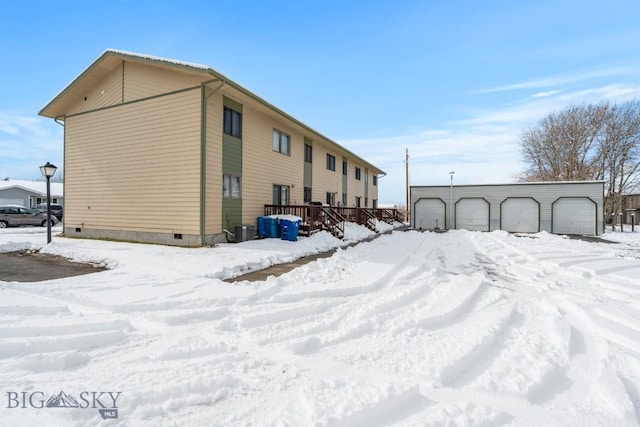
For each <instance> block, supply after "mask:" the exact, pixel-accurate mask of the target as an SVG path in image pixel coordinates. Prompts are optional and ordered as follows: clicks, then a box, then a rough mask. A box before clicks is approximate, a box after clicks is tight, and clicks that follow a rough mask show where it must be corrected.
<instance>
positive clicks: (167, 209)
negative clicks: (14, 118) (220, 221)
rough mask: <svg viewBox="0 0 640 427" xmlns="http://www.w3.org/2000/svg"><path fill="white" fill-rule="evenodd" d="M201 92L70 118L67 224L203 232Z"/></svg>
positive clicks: (155, 230)
mask: <svg viewBox="0 0 640 427" xmlns="http://www.w3.org/2000/svg"><path fill="white" fill-rule="evenodd" d="M199 149H200V91H199V90H193V91H189V92H182V93H179V94H174V95H170V96H164V97H159V98H154V99H152V100H148V101H143V102H138V103H133V104H126V105H123V106H121V107H117V108H110V109H106V110H101V111H97V112H93V113H87V114H83V115H79V116H75V117H69V118H67V123H66V134H65V193H66V195H67V197H66V200H65V226H66V227H83V228H95V229H107V230H108V229H113V230H126V231H142V232H166V233H186V234H198V233H199V189H200V187H199V172H200V164H199V152H200V150H199Z"/></svg>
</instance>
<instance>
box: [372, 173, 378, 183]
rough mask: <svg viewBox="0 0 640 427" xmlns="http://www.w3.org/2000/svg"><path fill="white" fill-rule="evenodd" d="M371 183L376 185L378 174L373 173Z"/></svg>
mask: <svg viewBox="0 0 640 427" xmlns="http://www.w3.org/2000/svg"><path fill="white" fill-rule="evenodd" d="M373 185H378V175H373Z"/></svg>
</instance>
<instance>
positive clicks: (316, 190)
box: [311, 140, 342, 203]
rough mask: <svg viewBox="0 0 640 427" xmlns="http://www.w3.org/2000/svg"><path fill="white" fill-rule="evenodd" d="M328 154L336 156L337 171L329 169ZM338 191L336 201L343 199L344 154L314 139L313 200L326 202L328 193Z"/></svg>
mask: <svg viewBox="0 0 640 427" xmlns="http://www.w3.org/2000/svg"><path fill="white" fill-rule="evenodd" d="M327 154H331V155H332V156H334V157H335V158H336V170H335V172H334V171H332V170H329V169H327ZM329 192H330V193H336V202H338V201H340V200H342V155H341V153H339V152H338V151H337V150H333V149H327V147H326V146H325V145H323V144H322V143H321V142H320V141H316V140H314V141H313V187H312V188H311V200H312V201H314V202H323V203H324V202H326V201H327V193H329Z"/></svg>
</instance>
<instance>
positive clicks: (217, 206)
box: [205, 94, 222, 234]
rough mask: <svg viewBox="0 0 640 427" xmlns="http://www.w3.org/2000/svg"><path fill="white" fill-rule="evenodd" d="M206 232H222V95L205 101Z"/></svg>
mask: <svg viewBox="0 0 640 427" xmlns="http://www.w3.org/2000/svg"><path fill="white" fill-rule="evenodd" d="M206 153H207V154H206V156H207V157H206V168H207V171H206V183H207V185H206V196H205V200H206V219H205V224H206V228H205V230H206V233H207V234H215V233H221V232H222V219H221V218H222V203H221V198H222V95H220V94H216V95H213V96H211V97H210V98H209V100H208V103H207V148H206Z"/></svg>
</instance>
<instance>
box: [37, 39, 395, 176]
mask: <svg viewBox="0 0 640 427" xmlns="http://www.w3.org/2000/svg"><path fill="white" fill-rule="evenodd" d="M123 59H127V60H131V61H136V62H145V63H150V64H154V65H156V66H161V67H168V68H177V69H179V70H182V71H186V72H192V73H198V74H202V75H206V76H208V77H209V78H210V77H213V78H214V79H216V80H218V81H220V82H222V83H223V84H225V85H228V86H230V87H232V88H234V89H236V90H237V91H239V92H241V93H242V94H244V95H246V96H248V97H249V98H251V99H253V100H255V101H257V102H259V103H260V104H262V105H264V106H265V107H267V108H268V109H270V110H271V111H273V112H275V113H276V114H278V115H280V116H282V117H284V118H285V119H287V120H290V121H292V122H293V123H295V124H296V125H298V126H300V127H302V128H303V129H305V130H306V131H308V132H310V133H311V134H314V135H316V136H318V137H320V138H322V139H324V140H326V141H327V142H329V143H330V144H333V145H335V146H336V147H338V148H339V149H340V150H343V151H345V152H347V153H348V154H350V155H351V156H353V157H354V158H357V159H358V160H361V161H362V163H363V164H364V165H365V166H367V167H368V168H369V169H370V170H371V171H372V172H377V173H378V174H382V175H386V173H385V172H384V171H382V170H381V169H380V168H378V167H377V166H374V165H373V164H371V163H369V162H367V161H366V160H364V159H363V158H362V157H360V156H358V155H357V154H355V153H353V152H351V151H350V150H348V149H347V148H345V147H343V146H342V145H340V144H338V143H337V142H335V141H333V140H332V139H330V138H328V137H326V136H324V135H322V134H321V133H320V132H318V131H316V130H314V129H312V128H310V127H309V126H307V125H305V124H304V123H302V122H301V121H299V120H297V119H296V118H294V117H292V116H290V115H289V114H287V113H285V112H284V111H283V110H281V109H279V108H278V107H276V106H275V105H273V104H271V103H269V102H267V101H266V100H264V99H263V98H261V97H259V96H258V95H256V94H254V93H253V92H251V91H249V90H248V89H246V88H244V87H242V86H240V85H239V84H238V83H236V82H234V81H233V80H231V79H229V78H228V77H226V76H224V75H222V74H220V73H219V72H217V71H216V70H214V69H213V68H211V67H209V66H207V65H202V64H195V63H190V62H184V61H177V60H173V59H167V58H161V57H158V56H152V55H144V54H140V53H134V52H127V51H124V50H117V49H107V50H105V51H104V52H103V53H102V55H100V56H99V57H98V58H97V59H96V60H95V61H94V62H93V63H91V65H89V66H88V67H87V68H86V69H85V70H84V71H83V72H82V73H80V74H79V75H78V76H77V77H76V78H75V79H74V80H73V81H72V82H71V83H69V84H68V85H67V86H66V87H65V88H64V89H62V91H60V93H58V94H57V95H56V96H55V97H54V98H53V99H52V100H51V101H49V102H48V103H47V105H45V106H44V107H43V108H42V109H41V110H40V112H39V113H38V114H39V115H41V116H44V117H50V118H52V119H60V120H64V115H65V106H64V104H65V103H64V102H63V100H64V98H66V96H67V95H68V94H73V93H75V92H82V91H83V90H85V89H86V88H87V87H90V86H92V85H93V84H94V83H96V82H97V81H98V80H99V79H101V78H103V77H104V76H106V74H107V73H108V72H109V71H111V70H112V67H113V66H114V61H118V60H123Z"/></svg>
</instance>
